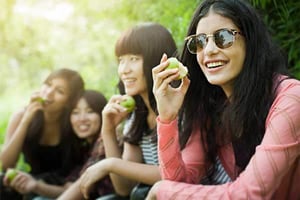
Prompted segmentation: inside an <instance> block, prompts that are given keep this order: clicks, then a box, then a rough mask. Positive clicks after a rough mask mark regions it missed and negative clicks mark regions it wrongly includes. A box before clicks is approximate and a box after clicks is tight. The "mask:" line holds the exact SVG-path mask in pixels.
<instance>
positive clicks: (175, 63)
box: [166, 57, 188, 80]
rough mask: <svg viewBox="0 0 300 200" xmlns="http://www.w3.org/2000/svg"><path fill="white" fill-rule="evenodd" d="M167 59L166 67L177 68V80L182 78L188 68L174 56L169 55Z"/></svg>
mask: <svg viewBox="0 0 300 200" xmlns="http://www.w3.org/2000/svg"><path fill="white" fill-rule="evenodd" d="M168 61H169V65H168V67H167V68H166V69H175V68H178V70H179V77H178V78H177V80H180V79H182V78H184V77H185V76H186V75H187V73H188V70H187V68H186V67H185V66H183V65H182V64H181V63H180V62H179V61H178V60H177V58H175V57H171V58H169V59H168Z"/></svg>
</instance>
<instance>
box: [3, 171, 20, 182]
mask: <svg viewBox="0 0 300 200" xmlns="http://www.w3.org/2000/svg"><path fill="white" fill-rule="evenodd" d="M17 174H18V171H17V170H16V169H13V168H9V169H8V170H7V171H6V173H5V176H6V177H7V178H8V180H9V182H11V181H12V180H14V178H15V177H16V176H17Z"/></svg>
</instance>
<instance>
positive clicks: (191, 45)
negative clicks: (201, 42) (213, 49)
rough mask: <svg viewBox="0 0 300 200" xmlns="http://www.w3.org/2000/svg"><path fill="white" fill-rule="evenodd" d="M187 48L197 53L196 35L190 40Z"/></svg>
mask: <svg viewBox="0 0 300 200" xmlns="http://www.w3.org/2000/svg"><path fill="white" fill-rule="evenodd" d="M187 48H188V50H189V51H190V52H191V53H193V54H195V53H197V44H196V37H192V38H190V39H189V40H188V42H187Z"/></svg>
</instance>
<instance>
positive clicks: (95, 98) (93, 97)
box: [81, 90, 107, 133]
mask: <svg viewBox="0 0 300 200" xmlns="http://www.w3.org/2000/svg"><path fill="white" fill-rule="evenodd" d="M81 98H84V99H85V100H86V102H87V104H88V105H89V106H90V107H91V109H92V110H93V111H94V112H96V113H97V114H98V115H99V117H100V126H99V130H97V133H100V129H101V124H102V114H101V113H102V110H103V108H104V107H105V105H106V103H107V99H106V98H105V96H104V95H103V94H102V93H101V92H98V91H96V90H85V91H84V92H83V95H82V97H81Z"/></svg>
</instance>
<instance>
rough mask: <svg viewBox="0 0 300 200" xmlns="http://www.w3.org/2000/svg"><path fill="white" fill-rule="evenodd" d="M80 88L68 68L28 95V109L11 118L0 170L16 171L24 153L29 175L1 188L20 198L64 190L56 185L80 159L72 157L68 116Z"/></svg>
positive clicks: (72, 139) (22, 174) (80, 83)
mask: <svg viewBox="0 0 300 200" xmlns="http://www.w3.org/2000/svg"><path fill="white" fill-rule="evenodd" d="M83 88H84V82H83V80H82V78H81V76H80V75H79V74H78V72H76V71H74V70H71V69H67V68H63V69H58V70H55V71H53V72H52V73H50V75H49V76H48V77H47V78H46V80H45V81H44V83H43V84H42V86H41V88H40V89H39V90H38V91H36V92H34V93H33V94H32V95H31V97H30V100H29V103H28V105H27V106H26V107H25V108H23V109H21V110H20V111H18V112H16V113H14V114H13V115H12V117H11V119H10V121H9V124H8V127H7V132H6V135H5V142H4V145H3V147H2V150H1V154H0V161H1V162H2V165H3V169H4V170H8V169H9V168H14V167H15V164H16V162H17V159H18V157H19V155H20V154H21V153H24V157H25V160H26V162H27V163H28V164H29V165H30V166H31V172H30V174H28V173H25V172H18V175H17V176H16V177H15V178H14V179H13V181H11V182H10V181H9V180H8V177H4V185H5V186H6V187H9V188H13V189H14V191H17V192H18V193H19V194H20V195H19V196H20V198H22V196H23V195H24V196H32V195H33V196H35V195H37V194H39V195H44V196H48V197H55V196H57V195H58V194H59V193H61V191H62V190H63V188H62V187H56V186H55V185H60V186H61V185H63V184H64V177H66V176H67V175H68V173H70V171H71V170H72V168H73V167H74V165H75V163H77V162H79V159H80V158H79V157H78V156H77V155H74V154H73V152H74V151H76V148H75V146H74V145H75V144H76V143H75V141H76V140H75V137H74V134H73V132H72V129H71V125H70V122H69V113H70V109H71V108H72V107H73V106H74V104H75V100H76V99H77V98H78V97H79V96H80V95H81V92H82V91H83ZM40 98H42V99H44V102H40V101H39V99H40ZM40 179H41V180H43V182H42V181H39V180H40ZM11 191H13V190H11ZM2 195H3V193H2ZM3 198H4V197H3ZM4 199H5V198H4Z"/></svg>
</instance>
